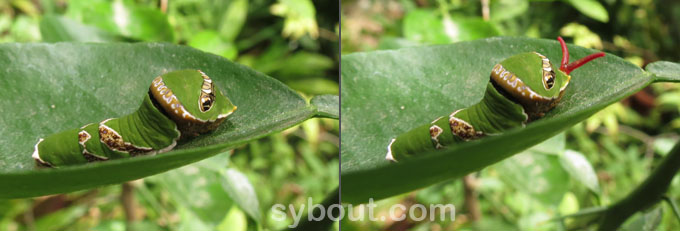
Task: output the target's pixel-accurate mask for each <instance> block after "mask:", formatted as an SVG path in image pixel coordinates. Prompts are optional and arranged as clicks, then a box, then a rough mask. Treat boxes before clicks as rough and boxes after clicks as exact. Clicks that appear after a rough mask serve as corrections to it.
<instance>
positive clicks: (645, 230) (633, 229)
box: [621, 206, 663, 231]
mask: <svg viewBox="0 0 680 231" xmlns="http://www.w3.org/2000/svg"><path fill="white" fill-rule="evenodd" d="M662 218H663V207H662V206H656V207H654V208H652V209H649V210H647V211H644V212H642V213H638V214H637V218H635V219H630V220H631V221H630V222H629V223H627V224H626V225H624V227H623V228H622V229H621V230H622V231H654V230H657V229H658V228H659V225H660V224H661V219H662Z"/></svg>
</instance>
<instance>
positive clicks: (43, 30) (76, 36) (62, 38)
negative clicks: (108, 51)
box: [40, 15, 120, 42]
mask: <svg viewBox="0 0 680 231" xmlns="http://www.w3.org/2000/svg"><path fill="white" fill-rule="evenodd" d="M40 35H41V36H42V39H43V41H45V42H69V41H74V42H111V41H117V40H120V39H116V37H115V36H114V35H112V34H110V33H108V32H106V31H103V30H100V29H99V28H97V27H93V26H87V25H83V24H81V23H79V22H76V21H73V20H71V19H68V18H66V17H62V16H55V15H47V16H45V17H43V18H42V20H41V21H40Z"/></svg>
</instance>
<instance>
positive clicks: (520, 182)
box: [494, 133, 569, 206]
mask: <svg viewBox="0 0 680 231" xmlns="http://www.w3.org/2000/svg"><path fill="white" fill-rule="evenodd" d="M564 143H565V136H564V133H562V134H561V135H557V136H554V137H552V138H550V139H548V140H546V141H543V142H542V143H540V144H537V145H536V146H533V147H531V148H529V149H527V150H526V151H523V152H521V153H519V154H517V155H514V156H512V157H510V158H508V159H506V160H504V161H501V162H500V163H498V164H497V165H494V167H495V168H496V169H498V173H499V177H500V178H501V179H502V180H503V181H505V182H507V184H508V185H510V186H512V187H513V188H515V189H516V190H518V191H521V192H525V193H527V194H529V195H531V197H532V198H534V199H537V200H539V201H541V202H542V203H543V204H546V205H554V206H557V205H558V204H559V203H560V202H561V201H562V198H563V197H564V194H565V193H566V192H567V191H568V190H569V185H568V184H566V183H565V182H568V180H569V175H568V173H567V172H566V171H565V170H564V169H562V168H561V167H560V159H559V154H561V153H562V152H564ZM551 147H552V148H551Z"/></svg>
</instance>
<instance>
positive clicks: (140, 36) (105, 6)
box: [66, 0, 175, 42]
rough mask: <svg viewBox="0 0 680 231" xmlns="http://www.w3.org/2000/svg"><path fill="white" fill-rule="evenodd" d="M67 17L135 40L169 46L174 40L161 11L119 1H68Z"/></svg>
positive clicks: (170, 28)
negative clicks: (157, 42) (167, 44)
mask: <svg viewBox="0 0 680 231" xmlns="http://www.w3.org/2000/svg"><path fill="white" fill-rule="evenodd" d="M66 15H67V16H69V17H70V18H72V19H76V20H78V21H81V22H83V23H85V24H87V25H93V26H96V27H98V28H100V29H102V30H105V31H108V32H111V33H115V34H117V35H122V36H125V37H128V38H133V39H136V40H142V41H165V42H172V41H174V39H175V35H174V32H173V29H172V26H171V25H170V22H168V17H167V16H166V15H165V14H163V13H162V12H161V11H160V10H158V9H156V8H150V7H143V6H138V5H135V4H130V3H128V2H125V1H121V0H116V1H111V2H109V1H102V0H97V1H85V0H75V1H70V2H69V8H68V10H67V12H66Z"/></svg>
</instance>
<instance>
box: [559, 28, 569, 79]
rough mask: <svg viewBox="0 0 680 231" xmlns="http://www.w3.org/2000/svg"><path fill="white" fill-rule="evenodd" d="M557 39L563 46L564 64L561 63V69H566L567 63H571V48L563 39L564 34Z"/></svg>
mask: <svg viewBox="0 0 680 231" xmlns="http://www.w3.org/2000/svg"><path fill="white" fill-rule="evenodd" d="M557 40H559V41H560V46H561V47H562V64H560V70H562V71H565V70H566V69H565V68H567V64H568V63H569V50H567V44H566V43H565V42H564V39H562V36H557Z"/></svg>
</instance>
